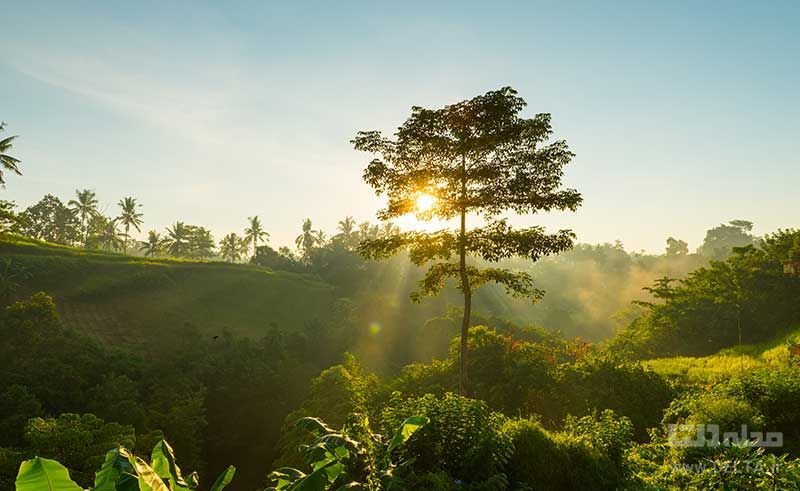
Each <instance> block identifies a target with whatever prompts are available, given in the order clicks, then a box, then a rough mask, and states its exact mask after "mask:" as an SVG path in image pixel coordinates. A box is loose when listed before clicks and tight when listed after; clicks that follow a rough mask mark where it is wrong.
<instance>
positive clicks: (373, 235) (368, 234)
mask: <svg viewBox="0 0 800 491" xmlns="http://www.w3.org/2000/svg"><path fill="white" fill-rule="evenodd" d="M380 234H381V227H380V225H373V224H371V223H369V222H361V223H360V224H359V225H358V238H359V240H373V239H377V238H378V237H380Z"/></svg>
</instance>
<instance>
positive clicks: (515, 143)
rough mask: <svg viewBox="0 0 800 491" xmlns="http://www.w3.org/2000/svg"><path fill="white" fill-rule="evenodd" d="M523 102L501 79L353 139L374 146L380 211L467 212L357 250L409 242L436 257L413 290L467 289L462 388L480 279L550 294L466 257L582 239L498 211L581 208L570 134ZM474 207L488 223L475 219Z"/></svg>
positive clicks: (492, 256)
mask: <svg viewBox="0 0 800 491" xmlns="http://www.w3.org/2000/svg"><path fill="white" fill-rule="evenodd" d="M525 106H526V103H525V101H524V100H523V99H522V98H521V97H519V96H518V95H517V92H516V91H515V90H514V89H512V88H511V87H504V88H501V89H500V90H496V91H491V92H487V93H486V94H484V95H480V96H477V97H475V98H473V99H470V100H466V101H462V102H459V103H456V104H452V105H448V106H445V107H443V108H440V109H426V108H422V107H416V106H415V107H413V108H412V110H411V116H410V117H409V118H408V119H407V120H406V121H405V122H404V123H403V124H402V125H401V126H400V127H399V128H398V129H397V131H396V132H395V134H394V136H393V138H387V137H384V136H383V135H382V134H381V133H380V132H379V131H362V132H359V133H358V134H357V136H356V137H355V139H353V140H352V143H353V145H354V146H355V148H356V149H357V150H361V151H365V152H368V153H370V154H373V155H375V156H376V157H375V158H374V159H373V160H372V161H371V162H370V163H369V165H368V166H367V168H366V170H365V171H364V180H365V181H366V182H367V183H368V184H369V185H370V186H372V187H373V189H374V190H375V192H376V193H377V194H379V195H381V194H382V195H385V196H386V198H387V205H386V207H385V208H384V209H383V210H381V211H380V212H379V213H378V217H379V218H381V219H383V220H389V219H392V218H395V217H399V216H402V215H406V214H409V213H414V214H416V215H417V217H418V218H419V219H430V218H433V217H436V218H439V219H443V220H449V219H453V218H459V220H460V223H459V227H458V228H457V229H454V230H449V229H445V230H439V231H437V232H432V233H426V232H414V231H412V232H405V233H399V234H396V235H392V236H390V237H384V238H378V239H371V240H366V241H364V242H362V244H361V246H360V251H361V252H362V253H363V254H364V255H365V256H366V257H370V258H384V257H388V256H390V255H392V254H394V253H396V252H397V251H398V250H400V249H408V250H409V253H410V257H411V260H412V261H413V262H414V263H416V264H418V265H422V264H425V263H429V262H432V263H433V264H431V266H430V267H429V269H428V271H427V274H426V275H425V277H424V279H423V280H422V281H421V282H420V288H419V290H418V291H417V292H416V293H415V294H414V295H413V298H414V299H419V298H420V297H421V296H424V295H434V294H436V293H438V292H439V291H440V290H441V289H442V288H443V287H444V285H445V282H446V280H447V279H449V278H452V279H455V280H456V282H457V285H458V288H459V289H460V290H461V291H462V292H463V294H464V319H463V325H462V351H461V359H462V360H461V371H462V381H461V382H462V383H461V390H462V393H464V392H466V385H467V382H466V356H467V353H466V351H467V346H466V334H467V330H468V329H469V317H470V308H471V295H472V291H473V289H475V288H478V287H480V286H482V285H484V284H487V283H492V282H494V283H500V284H503V285H504V286H505V287H506V289H507V291H508V292H509V293H510V294H512V295H515V296H523V297H530V298H532V299H534V300H535V299H538V298H541V296H542V295H543V292H542V291H541V290H539V289H537V288H536V287H535V286H534V285H533V280H532V278H531V276H530V275H528V274H527V273H524V272H515V271H511V270H508V269H503V268H494V267H488V268H479V267H477V266H475V265H473V264H470V263H468V262H467V257H468V256H477V257H480V258H482V259H484V260H486V261H490V262H497V261H499V260H501V259H504V258H509V257H515V256H523V257H528V258H530V259H531V260H534V261H535V260H537V259H539V258H540V257H542V256H544V255H547V254H553V253H557V252H560V251H563V250H566V249H569V248H570V247H571V246H572V243H573V240H574V239H575V235H574V233H573V232H572V231H570V230H561V231H558V232H556V233H554V234H548V233H547V232H546V231H545V230H544V228H543V227H540V226H534V227H528V228H520V229H515V228H513V227H511V226H510V225H509V224H508V222H507V220H506V219H505V218H501V217H500V216H501V215H502V214H504V213H507V212H514V213H517V214H536V213H538V212H543V211H551V210H572V211H574V210H576V209H577V208H578V206H580V204H581V201H582V198H581V195H580V193H578V191H576V190H575V189H570V188H564V187H563V186H562V176H563V169H564V166H566V165H567V164H568V163H569V162H570V161H571V160H572V158H573V157H574V154H573V153H572V152H571V151H570V150H569V147H568V145H567V143H566V141H564V140H556V141H550V138H551V136H552V133H553V129H552V126H551V123H550V121H551V117H550V115H549V114H537V115H535V116H534V117H533V118H523V117H521V116H520V113H521V112H522V110H523V109H524V108H525ZM421 196H423V197H428V196H429V197H430V198H428V199H427V200H426V201H428V203H427V206H426V207H425V208H424V209H423V208H421V207H419V206H418V201H419V200H420V197H421ZM467 216H470V217H473V216H478V217H480V218H482V219H483V220H484V221H485V222H486V223H485V225H484V226H483V227H478V228H473V229H468V228H467V226H466V220H467ZM455 258H457V260H456V259H455Z"/></svg>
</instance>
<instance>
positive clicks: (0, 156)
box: [0, 123, 22, 187]
mask: <svg viewBox="0 0 800 491" xmlns="http://www.w3.org/2000/svg"><path fill="white" fill-rule="evenodd" d="M5 129H6V124H5V123H0V132H2V131H4V130H5ZM16 138H17V136H16V135H15V136H9V137H7V138H3V139H2V140H0V186H3V187H5V185H6V181H5V180H4V178H3V171H9V172H13V173H14V174H16V175H18V176H21V175H22V172H20V170H19V165H18V164H19V163H20V160H19V159H18V158H15V157H12V156H11V155H8V154H7V153H6V152H8V151H9V150H11V148H13V146H14V144H13V142H14V140H15V139H16Z"/></svg>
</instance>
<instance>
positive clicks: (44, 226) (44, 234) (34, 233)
mask: <svg viewBox="0 0 800 491" xmlns="http://www.w3.org/2000/svg"><path fill="white" fill-rule="evenodd" d="M20 222H21V223H20V232H21V233H22V234H23V235H26V236H28V237H33V238H35V239H41V240H46V241H48V242H56V243H58V244H73V243H75V242H78V241H82V240H83V235H82V232H81V230H80V229H79V223H78V221H77V219H76V218H75V213H74V211H73V210H71V209H70V208H67V207H66V206H65V205H64V203H62V202H61V200H60V199H58V198H57V197H55V196H53V195H52V194H48V195H46V196H45V197H43V198H42V199H41V200H39V202H38V203H36V204H34V205H31V206H29V207H28V208H26V209H25V211H23V212H22V213H21V215H20Z"/></svg>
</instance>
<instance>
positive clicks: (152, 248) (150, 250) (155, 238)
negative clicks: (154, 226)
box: [141, 230, 164, 257]
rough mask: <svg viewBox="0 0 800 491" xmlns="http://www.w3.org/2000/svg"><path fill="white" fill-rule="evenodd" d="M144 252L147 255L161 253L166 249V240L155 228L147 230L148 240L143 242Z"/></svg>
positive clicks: (151, 255)
mask: <svg viewBox="0 0 800 491" xmlns="http://www.w3.org/2000/svg"><path fill="white" fill-rule="evenodd" d="M141 248H142V252H144V255H145V256H146V257H155V256H159V255H161V252H162V251H163V249H164V240H163V239H162V238H161V235H160V234H159V233H158V232H156V231H155V230H151V231H149V232H147V241H145V242H142V243H141Z"/></svg>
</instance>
